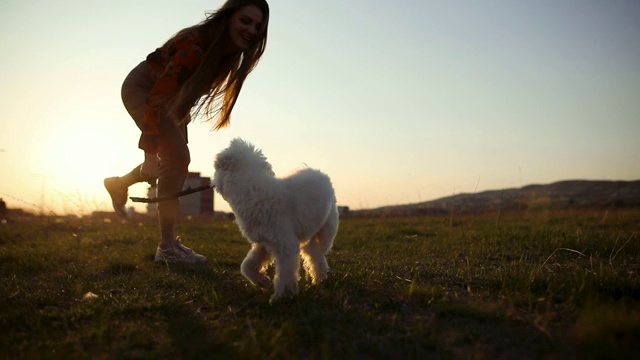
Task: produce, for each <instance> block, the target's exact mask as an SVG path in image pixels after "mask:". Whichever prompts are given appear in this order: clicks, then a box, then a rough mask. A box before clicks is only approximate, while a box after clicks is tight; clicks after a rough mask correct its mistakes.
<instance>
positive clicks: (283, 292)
mask: <svg viewBox="0 0 640 360" xmlns="http://www.w3.org/2000/svg"><path fill="white" fill-rule="evenodd" d="M278 245H279V246H277V247H273V248H269V251H270V252H271V253H272V254H273V256H274V258H275V268H276V274H275V277H274V280H273V285H274V294H273V295H272V296H271V299H270V300H269V302H270V303H274V302H276V301H278V300H281V299H283V298H287V297H291V296H293V295H296V294H297V293H298V272H299V270H300V243H299V242H298V239H296V238H295V236H289V237H287V238H281V239H280V242H278Z"/></svg>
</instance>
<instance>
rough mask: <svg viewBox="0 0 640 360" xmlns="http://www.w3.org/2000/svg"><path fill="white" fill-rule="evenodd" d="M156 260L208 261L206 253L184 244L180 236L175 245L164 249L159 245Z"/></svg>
mask: <svg viewBox="0 0 640 360" xmlns="http://www.w3.org/2000/svg"><path fill="white" fill-rule="evenodd" d="M155 261H156V262H169V263H186V264H196V263H203V262H206V261H207V258H206V257H205V256H204V255H200V254H198V253H196V252H195V251H193V250H191V249H189V248H188V247H186V246H184V245H182V239H181V238H180V237H179V236H178V237H177V238H176V242H175V245H174V246H172V247H170V248H168V249H164V248H161V247H160V246H158V249H157V250H156V258H155Z"/></svg>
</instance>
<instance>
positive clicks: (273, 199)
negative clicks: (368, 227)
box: [213, 138, 338, 302]
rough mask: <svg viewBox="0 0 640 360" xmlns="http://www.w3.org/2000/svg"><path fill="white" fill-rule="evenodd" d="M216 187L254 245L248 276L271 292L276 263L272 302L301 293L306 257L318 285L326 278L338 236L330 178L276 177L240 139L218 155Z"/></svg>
mask: <svg viewBox="0 0 640 360" xmlns="http://www.w3.org/2000/svg"><path fill="white" fill-rule="evenodd" d="M213 184H214V186H215V189H216V191H217V192H218V193H219V194H220V195H221V196H222V198H224V199H225V200H226V201H227V202H228V203H229V205H230V206H231V209H232V210H233V212H234V214H235V217H236V223H237V224H238V227H239V228H240V231H241V232H242V235H243V236H244V237H245V238H247V240H249V242H251V250H249V253H248V254H247V256H246V257H245V259H244V260H243V261H242V265H241V267H240V270H241V272H242V274H243V275H244V276H245V277H246V278H247V279H248V280H249V281H251V282H252V283H253V284H255V285H258V286H260V287H262V288H263V289H264V288H268V287H269V284H270V279H269V277H268V276H267V275H266V274H265V272H266V269H267V268H268V266H269V265H270V264H271V262H272V261H273V262H274V263H275V277H274V280H273V284H274V294H273V295H272V296H271V299H270V302H274V301H277V300H280V299H282V298H284V297H289V296H293V295H295V294H297V293H298V274H299V268H300V260H299V258H300V255H302V260H303V265H304V270H305V271H306V273H307V275H308V276H309V277H310V278H311V281H312V283H313V284H317V283H319V282H321V281H323V280H324V279H326V277H327V273H328V272H329V265H328V264H327V259H326V257H325V255H326V254H327V253H328V252H329V250H331V247H332V246H333V240H334V238H335V236H336V234H337V232H338V209H337V206H336V197H335V192H334V190H333V186H332V185H331V180H330V179H329V177H328V176H327V175H325V174H324V173H322V172H320V171H318V170H314V169H310V168H305V169H302V170H298V171H296V172H294V173H293V174H291V175H289V176H287V177H284V178H276V176H275V174H274V172H273V170H272V169H271V165H270V164H269V163H268V162H267V158H266V157H265V156H264V155H263V154H262V151H261V150H259V149H257V148H256V147H255V146H253V145H252V144H250V143H248V142H245V141H244V140H242V139H239V138H236V139H233V140H232V141H231V144H230V145H229V147H228V148H226V149H225V150H223V151H221V152H220V153H219V154H218V155H217V156H216V160H215V175H214V179H213Z"/></svg>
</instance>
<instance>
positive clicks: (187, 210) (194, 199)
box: [147, 172, 213, 216]
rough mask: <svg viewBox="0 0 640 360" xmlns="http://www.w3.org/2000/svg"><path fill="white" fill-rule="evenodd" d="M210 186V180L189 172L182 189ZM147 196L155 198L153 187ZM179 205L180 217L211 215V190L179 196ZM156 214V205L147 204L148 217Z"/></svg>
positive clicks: (197, 173)
mask: <svg viewBox="0 0 640 360" xmlns="http://www.w3.org/2000/svg"><path fill="white" fill-rule="evenodd" d="M210 184H211V179H210V178H208V177H203V176H200V173H199V172H190V173H188V174H187V179H186V180H185V182H184V186H183V187H182V189H183V190H186V189H188V188H192V189H193V188H197V187H201V186H207V185H210ZM148 196H149V197H150V198H154V197H156V188H155V187H153V188H151V187H150V188H149V193H148ZM179 204H180V205H179V207H180V215H182V216H198V215H213V189H206V190H203V191H198V192H195V193H193V194H189V195H185V196H181V197H180V203H179ZM157 212H158V204H157V203H149V204H148V205H147V213H148V214H149V215H156V214H157Z"/></svg>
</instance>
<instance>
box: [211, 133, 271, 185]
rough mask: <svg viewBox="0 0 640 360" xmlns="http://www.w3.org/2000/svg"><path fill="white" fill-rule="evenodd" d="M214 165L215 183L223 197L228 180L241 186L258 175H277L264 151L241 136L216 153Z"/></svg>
mask: <svg viewBox="0 0 640 360" xmlns="http://www.w3.org/2000/svg"><path fill="white" fill-rule="evenodd" d="M213 166H214V169H215V175H214V178H213V184H214V186H215V188H216V190H217V191H218V192H219V193H220V194H221V195H222V196H223V197H224V189H225V188H226V183H227V182H233V183H234V184H237V185H240V186H241V185H242V184H243V182H246V181H248V180H250V179H252V178H255V177H257V176H270V177H273V176H275V174H274V172H273V169H272V168H271V164H269V162H268V161H267V158H266V157H265V156H264V154H262V151H261V150H260V149H258V148H256V147H255V146H254V145H253V144H251V143H249V142H247V141H244V140H242V139H240V138H235V139H233V140H231V143H230V145H229V147H227V148H226V149H224V150H222V151H221V152H220V153H219V154H218V155H216V159H215V161H214V164H213Z"/></svg>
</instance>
